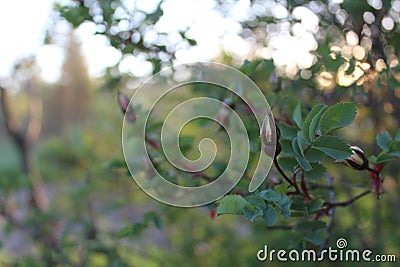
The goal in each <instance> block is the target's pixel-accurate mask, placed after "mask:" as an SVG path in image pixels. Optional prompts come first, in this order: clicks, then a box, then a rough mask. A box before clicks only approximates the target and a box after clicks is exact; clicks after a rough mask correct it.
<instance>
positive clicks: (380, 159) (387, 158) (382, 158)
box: [376, 151, 394, 163]
mask: <svg viewBox="0 0 400 267" xmlns="http://www.w3.org/2000/svg"><path fill="white" fill-rule="evenodd" d="M392 160H394V157H393V156H392V155H389V154H388V153H387V152H386V151H383V152H381V153H379V155H378V157H377V158H376V163H382V162H388V161H392Z"/></svg>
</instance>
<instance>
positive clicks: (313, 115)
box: [301, 104, 326, 144]
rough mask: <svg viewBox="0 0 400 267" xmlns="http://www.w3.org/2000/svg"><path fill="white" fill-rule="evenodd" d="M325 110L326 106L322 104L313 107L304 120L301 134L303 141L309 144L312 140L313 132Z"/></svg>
mask: <svg viewBox="0 0 400 267" xmlns="http://www.w3.org/2000/svg"><path fill="white" fill-rule="evenodd" d="M325 109H326V105H324V104H319V105H316V106H314V107H313V108H312V109H311V111H310V113H308V115H307V117H306V118H305V120H304V123H303V128H302V129H301V132H302V133H303V137H304V140H305V141H306V142H307V143H309V144H310V143H311V142H312V141H313V140H314V135H315V132H316V130H317V128H318V126H319V122H320V119H321V116H322V113H323V112H324V111H325Z"/></svg>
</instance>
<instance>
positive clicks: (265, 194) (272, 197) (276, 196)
mask: <svg viewBox="0 0 400 267" xmlns="http://www.w3.org/2000/svg"><path fill="white" fill-rule="evenodd" d="M257 195H259V196H260V197H262V198H263V199H265V200H266V201H269V202H274V203H276V202H278V201H279V200H280V199H281V197H282V194H280V193H278V192H276V191H275V190H273V189H267V190H263V191H261V192H258V193H257Z"/></svg>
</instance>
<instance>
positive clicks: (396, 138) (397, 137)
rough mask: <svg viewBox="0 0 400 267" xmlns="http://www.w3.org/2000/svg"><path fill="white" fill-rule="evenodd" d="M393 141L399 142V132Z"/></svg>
mask: <svg viewBox="0 0 400 267" xmlns="http://www.w3.org/2000/svg"><path fill="white" fill-rule="evenodd" d="M394 141H396V142H400V131H397V134H396V137H395V138H394Z"/></svg>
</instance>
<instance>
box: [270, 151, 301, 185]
mask: <svg viewBox="0 0 400 267" xmlns="http://www.w3.org/2000/svg"><path fill="white" fill-rule="evenodd" d="M274 165H275V168H276V169H277V170H278V172H279V173H280V174H281V175H282V177H283V179H285V181H286V182H288V183H289V184H290V185H292V186H293V187H294V188H296V189H298V188H297V184H296V183H294V182H292V181H291V180H290V179H289V177H287V175H286V174H285V172H284V171H283V170H282V168H281V166H280V165H279V163H278V160H277V159H276V157H275V158H274Z"/></svg>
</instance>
